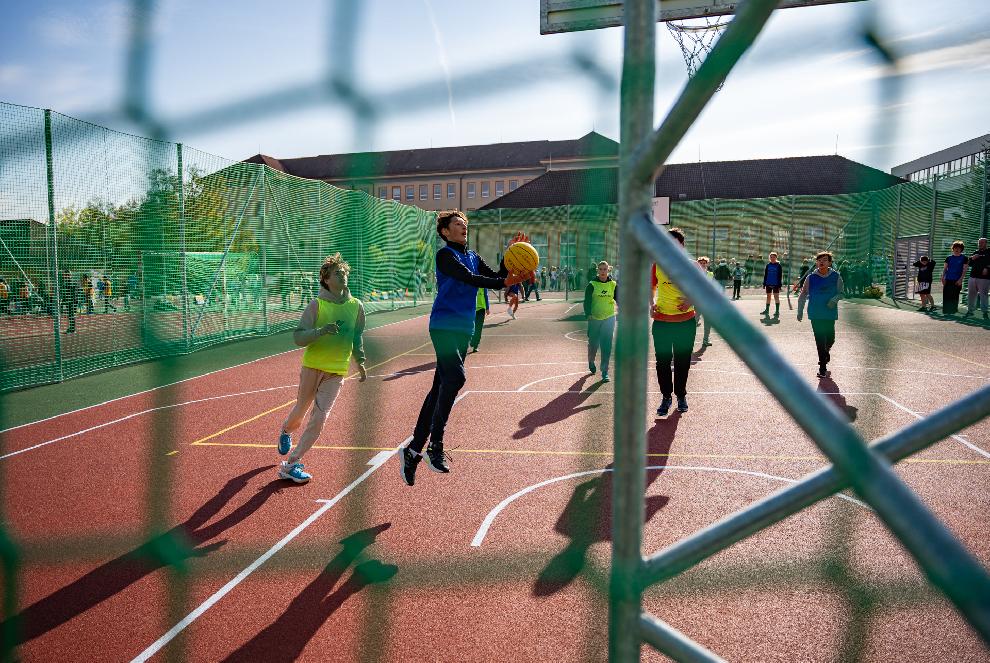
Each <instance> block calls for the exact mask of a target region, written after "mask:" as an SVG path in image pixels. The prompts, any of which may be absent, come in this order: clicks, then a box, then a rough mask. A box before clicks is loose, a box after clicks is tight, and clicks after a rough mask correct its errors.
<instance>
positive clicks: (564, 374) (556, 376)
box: [516, 371, 591, 392]
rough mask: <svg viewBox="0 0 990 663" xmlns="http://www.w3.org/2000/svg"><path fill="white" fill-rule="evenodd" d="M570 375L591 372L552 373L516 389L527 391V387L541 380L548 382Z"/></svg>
mask: <svg viewBox="0 0 990 663" xmlns="http://www.w3.org/2000/svg"><path fill="white" fill-rule="evenodd" d="M569 375H591V373H589V372H588V371H578V372H577V373H562V374H561V375H551V376H550V377H548V378H540V379H539V380H533V381H532V382H527V383H526V384H524V385H523V386H521V387H519V388H518V389H516V391H517V392H519V391H526V387H530V386H532V385H534V384H539V383H540V382H546V381H547V380H556V379H557V378H566V377H567V376H569ZM568 391H571V390H568Z"/></svg>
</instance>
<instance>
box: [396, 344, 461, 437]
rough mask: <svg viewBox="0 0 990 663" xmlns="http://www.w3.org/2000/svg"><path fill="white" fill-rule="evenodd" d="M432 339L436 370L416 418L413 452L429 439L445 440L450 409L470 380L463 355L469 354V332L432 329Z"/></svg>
mask: <svg viewBox="0 0 990 663" xmlns="http://www.w3.org/2000/svg"><path fill="white" fill-rule="evenodd" d="M430 340H431V341H433V349H434V350H435V351H436V353H437V368H436V371H435V372H434V373H433V386H432V387H431V388H430V393H428V394H427V395H426V400H424V401H423V407H422V409H420V411H419V419H417V420H416V430H414V431H413V439H412V442H410V443H409V447H410V448H411V449H412V450H413V451H419V452H422V451H423V447H424V446H426V438H427V437H429V438H430V442H443V431H444V428H446V427H447V418H448V417H449V416H450V409H451V408H452V407H453V406H454V401H455V400H456V399H457V392H459V391H460V390H461V387H463V386H464V383H465V382H466V381H467V375H465V373H464V356H465V355H466V354H467V348H468V342H469V341H470V340H471V336H470V335H469V334H461V333H458V332H451V331H443V330H439V329H431V330H430Z"/></svg>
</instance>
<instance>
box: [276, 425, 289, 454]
mask: <svg viewBox="0 0 990 663" xmlns="http://www.w3.org/2000/svg"><path fill="white" fill-rule="evenodd" d="M291 448H292V435H291V434H289V433H286V432H285V431H282V434H281V435H279V436H278V452H279V453H280V454H282V455H283V456H284V455H285V454H287V453H289V449H291Z"/></svg>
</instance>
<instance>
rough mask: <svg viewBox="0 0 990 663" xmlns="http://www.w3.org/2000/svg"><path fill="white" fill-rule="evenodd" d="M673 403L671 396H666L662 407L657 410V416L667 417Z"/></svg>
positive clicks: (661, 404)
mask: <svg viewBox="0 0 990 663" xmlns="http://www.w3.org/2000/svg"><path fill="white" fill-rule="evenodd" d="M671 403H672V401H671V400H670V396H664V397H663V400H662V401H660V407H658V408H657V416H658V417H666V416H667V414H668V413H669V412H670V404H671Z"/></svg>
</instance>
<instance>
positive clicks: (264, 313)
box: [260, 166, 323, 334]
mask: <svg viewBox="0 0 990 663" xmlns="http://www.w3.org/2000/svg"><path fill="white" fill-rule="evenodd" d="M261 178H262V180H261V181H262V186H261V242H260V245H261V270H260V271H261V317H262V321H261V329H262V332H263V333H265V334H267V333H268V332H269V326H268V250H267V246H268V223H267V221H268V216H267V215H268V203H267V201H268V194H269V193H271V195H273V196H274V195H275V194H274V192H272V191H270V190H269V189H268V187H267V186H265V184H267V182H268V166H262V167H261ZM322 234H323V233H320V235H322ZM321 241H322V240H321Z"/></svg>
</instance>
